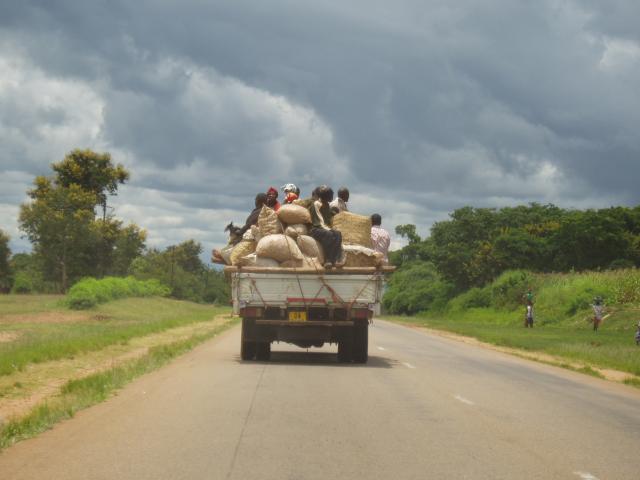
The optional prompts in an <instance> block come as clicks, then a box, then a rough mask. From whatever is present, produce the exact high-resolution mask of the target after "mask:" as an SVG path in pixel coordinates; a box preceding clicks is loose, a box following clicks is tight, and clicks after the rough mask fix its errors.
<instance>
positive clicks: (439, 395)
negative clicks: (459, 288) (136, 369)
mask: <svg viewBox="0 0 640 480" xmlns="http://www.w3.org/2000/svg"><path fill="white" fill-rule="evenodd" d="M533 333H534V332H532V334H533ZM239 336H240V329H239V328H235V329H233V330H230V331H228V332H226V333H224V334H222V335H221V336H220V337H218V338H216V339H214V340H212V341H210V342H208V343H206V344H204V345H201V346H200V347H198V348H196V349H195V350H194V351H192V352H190V353H189V354H187V355H185V356H183V357H181V358H179V359H178V360H176V361H175V362H174V363H172V364H171V365H168V366H166V367H164V368H162V369H161V370H158V371H156V372H154V373H151V374H149V375H146V376H144V377H142V378H140V379H138V380H137V381H135V382H133V383H132V384H130V385H129V386H128V387H127V388H125V389H124V390H122V391H121V392H120V393H119V394H118V395H117V396H116V397H114V398H112V399H110V400H109V401H107V402H104V403H102V404H100V405H97V406H95V407H92V408H90V409H88V410H85V411H83V412H80V413H79V414H78V415H77V416H76V417H75V418H74V419H72V420H69V421H66V422H63V423H60V424H58V425H56V426H55V428H53V429H52V430H50V431H48V432H45V433H44V434H42V435H40V436H39V437H37V438H35V439H31V440H27V441H24V442H21V443H19V444H17V445H15V446H13V447H11V448H9V449H7V450H5V451H3V452H2V453H0V479H3V480H4V479H7V480H8V479H69V480H71V479H82V480H87V479H137V480H140V479H154V480H156V479H250V478H256V479H278V480H283V479H291V480H294V479H295V480H298V479H329V478H335V479H364V478H366V479H368V480H370V479H394V480H400V479H465V478H468V479H545V480H548V479H600V480H605V479H638V478H640V462H639V461H638V460H639V459H638V455H639V452H640V391H638V390H636V389H632V388H631V387H627V386H623V385H617V384H612V383H608V382H605V381H602V380H598V379H595V378H590V377H587V376H584V375H580V374H577V373H573V372H568V371H565V370H562V369H559V368H555V367H549V366H545V365H541V364H536V363H532V362H528V361H525V360H521V359H518V358H515V357H511V356H508V355H506V354H502V353H499V352H494V351H491V350H487V349H483V348H480V347H475V346H470V345H466V344H462V343H459V342H456V341H453V340H448V339H443V338H441V337H438V336H433V335H429V334H426V333H424V332H420V331H416V330H412V329H408V328H405V327H401V326H397V325H394V324H390V323H386V322H383V321H379V320H376V322H375V323H374V325H373V326H372V327H371V331H370V337H369V340H370V347H369V348H370V360H369V362H368V363H367V364H366V365H341V364H338V363H337V362H336V358H335V351H336V349H335V347H333V348H330V347H325V348H323V349H311V350H310V351H309V352H306V351H305V350H301V349H298V348H297V347H294V346H290V345H287V344H280V345H276V346H275V347H274V353H273V355H272V360H271V361H270V362H268V363H260V362H242V361H240V358H239ZM639 354H640V351H639Z"/></svg>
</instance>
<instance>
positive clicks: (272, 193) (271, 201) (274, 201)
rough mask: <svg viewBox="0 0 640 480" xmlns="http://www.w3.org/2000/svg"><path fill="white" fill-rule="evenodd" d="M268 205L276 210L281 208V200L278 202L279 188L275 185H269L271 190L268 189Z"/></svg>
mask: <svg viewBox="0 0 640 480" xmlns="http://www.w3.org/2000/svg"><path fill="white" fill-rule="evenodd" d="M266 205H267V207H269V208H273V209H274V210H275V211H276V212H277V211H278V210H279V209H280V202H278V190H276V189H275V188H273V187H269V190H267V201H266Z"/></svg>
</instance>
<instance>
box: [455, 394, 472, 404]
mask: <svg viewBox="0 0 640 480" xmlns="http://www.w3.org/2000/svg"><path fill="white" fill-rule="evenodd" d="M453 398H455V399H456V400H458V401H459V402H462V403H466V404H467V405H475V403H473V402H472V401H471V400H469V399H467V398H464V397H463V396H461V395H454V396H453Z"/></svg>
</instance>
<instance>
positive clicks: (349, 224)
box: [333, 212, 384, 267]
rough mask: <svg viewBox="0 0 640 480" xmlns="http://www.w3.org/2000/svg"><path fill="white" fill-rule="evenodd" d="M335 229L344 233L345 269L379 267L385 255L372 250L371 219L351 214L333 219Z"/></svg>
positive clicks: (340, 214) (346, 213)
mask: <svg viewBox="0 0 640 480" xmlns="http://www.w3.org/2000/svg"><path fill="white" fill-rule="evenodd" d="M333 229H334V230H338V231H339V232H340V233H342V250H343V254H344V261H345V264H344V266H345V267H378V266H380V265H382V262H383V260H384V258H383V255H382V254H381V253H379V252H376V251H375V250H372V249H371V218H370V217H365V216H364V215H356V214H355V213H351V212H340V213H338V214H336V215H335V216H334V217H333Z"/></svg>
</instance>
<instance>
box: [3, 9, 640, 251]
mask: <svg viewBox="0 0 640 480" xmlns="http://www.w3.org/2000/svg"><path fill="white" fill-rule="evenodd" d="M639 19H640V2H638V1H637V0H628V1H624V0H607V1H606V2H603V1H599V0H566V1H561V0H557V1H551V0H537V1H535V2H533V1H525V0H521V1H519V0H477V1H474V0H457V1H455V2H451V1H449V0H442V1H439V0H415V1H414V0H396V1H394V2H390V1H388V0H362V1H360V0H350V1H347V2H345V1H343V0H342V1H335V0H324V1H322V2H317V1H315V2H310V1H302V0H271V1H262V0H254V1H242V0H228V1H217V0H210V1H204V0H179V1H178V0H175V1H167V0H156V1H150V0H136V1H126V2H125V1H117V0H110V1H107V0H102V1H92V2H79V1H75V0H74V1H71V0H69V1H53V0H41V1H28V0H22V1H20V2H8V1H5V2H1V3H0V228H1V229H3V230H5V231H6V232H7V233H9V234H10V235H11V237H12V242H11V246H12V248H13V250H14V251H23V250H27V249H28V248H29V244H28V241H27V240H25V239H22V238H21V237H20V232H19V230H18V226H17V220H16V219H17V214H18V209H19V205H20V204H21V203H22V202H24V201H25V200H26V196H25V191H26V190H27V188H29V185H30V183H31V182H32V180H33V178H34V177H35V176H36V175H42V174H44V175H47V174H50V164H51V163H52V162H56V161H60V160H61V159H62V158H63V157H64V155H65V153H67V152H69V151H70V150H72V149H74V148H78V147H80V148H91V149H94V150H97V151H100V152H102V151H108V152H110V153H111V154H112V157H113V160H114V161H115V162H118V163H123V164H124V165H125V166H126V167H127V168H128V169H129V170H130V171H131V181H130V182H129V183H128V184H126V185H124V186H122V187H121V188H120V192H119V194H118V196H117V197H115V198H113V199H111V200H110V204H111V205H112V206H113V207H114V214H115V215H116V216H117V217H119V218H121V219H123V220H125V222H135V223H137V224H138V225H140V226H142V227H143V228H145V229H147V231H148V234H149V240H148V243H149V245H151V246H158V247H164V246H167V245H169V244H175V243H178V242H181V241H184V240H186V239H189V238H194V239H196V240H198V241H200V242H202V244H203V245H204V247H205V249H206V250H207V251H208V250H210V249H211V248H212V247H213V246H215V245H219V244H222V243H224V242H225V236H224V233H223V231H222V230H223V228H224V226H225V225H226V224H227V223H228V222H229V221H230V220H234V221H235V222H237V223H242V222H244V219H245V218H246V216H247V215H248V213H249V211H250V210H251V208H252V206H253V198H254V196H255V194H256V193H258V192H260V191H265V190H266V189H267V188H268V187H269V186H272V185H273V186H275V187H280V186H281V185H283V184H284V183H288V182H293V183H296V184H297V185H298V186H300V187H301V188H302V191H303V192H302V193H303V196H306V195H307V194H309V192H310V191H311V189H312V188H313V187H314V186H316V185H318V184H322V183H326V184H329V185H332V186H333V187H334V190H337V187H339V186H341V185H346V186H348V187H349V188H350V190H351V192H352V195H351V201H350V209H351V210H352V211H354V212H357V213H362V214H367V215H368V214H371V213H374V212H379V213H380V214H381V215H382V217H383V226H386V227H387V228H388V229H389V230H390V231H393V228H394V227H395V225H398V224H401V223H414V224H416V225H417V226H418V231H419V233H420V234H421V235H423V236H425V235H427V234H428V232H429V227H430V225H431V224H432V223H433V222H434V221H437V220H441V219H444V218H446V217H447V215H448V213H449V212H451V211H452V210H453V209H455V208H458V207H461V206H464V205H473V206H477V207H480V206H489V207H501V206H506V205H517V204H524V203H528V202H541V203H548V202H551V203H555V204H557V205H559V206H561V207H566V208H570V207H572V208H585V207H608V206H611V205H629V206H631V205H637V204H638V203H640V188H638V185H637V184H638V181H639V180H640V88H639V87H638V85H640V27H639V25H638V20H639ZM398 240H399V239H398V238H395V242H394V244H395V245H398V244H399V243H398Z"/></svg>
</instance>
